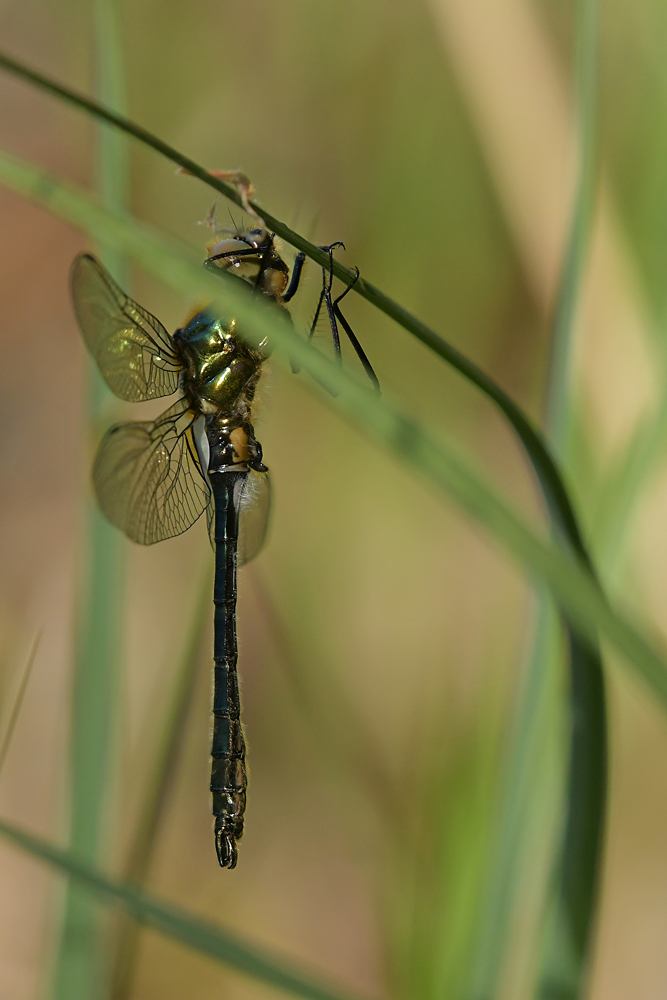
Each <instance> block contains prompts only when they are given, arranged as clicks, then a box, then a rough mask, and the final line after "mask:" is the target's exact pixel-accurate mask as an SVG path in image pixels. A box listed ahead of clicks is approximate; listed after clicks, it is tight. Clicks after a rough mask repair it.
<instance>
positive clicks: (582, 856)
mask: <svg viewBox="0 0 667 1000" xmlns="http://www.w3.org/2000/svg"><path fill="white" fill-rule="evenodd" d="M0 67H2V68H4V69H6V70H8V71H10V72H12V73H15V74H16V75H18V76H20V77H22V78H23V79H25V80H28V81H29V82H31V83H33V84H35V85H37V86H40V87H42V88H44V89H46V90H48V91H50V92H51V93H52V94H54V95H56V96H58V97H60V98H61V99H63V100H66V101H69V102H70V103H72V104H74V105H76V106H78V107H79V108H81V109H83V110H85V111H87V112H88V113H89V114H92V115H94V116H96V117H98V118H101V119H104V120H106V121H108V122H110V123H112V124H114V125H116V126H117V127H118V128H121V129H123V130H124V131H126V132H127V133H128V134H131V135H133V136H134V137H135V138H137V139H139V140H140V141H142V142H144V143H145V144H146V145H149V146H151V147H152V148H153V149H155V150H156V151H158V152H160V153H161V154H162V155H164V156H167V157H168V158H169V159H171V160H172V161H173V162H175V163H178V164H179V166H181V167H182V168H183V169H185V170H186V171H187V172H188V173H190V174H192V175H194V176H195V177H198V178H199V179H200V180H203V181H204V182H205V183H207V184H209V185H210V186H211V187H214V188H215V189H216V190H218V191H220V192H221V193H222V194H224V195H226V196H227V197H228V198H230V199H231V200H232V201H234V202H235V203H236V204H237V205H240V206H241V207H244V206H243V199H242V197H241V195H240V194H239V192H237V191H236V189H235V188H233V187H232V186H231V185H229V184H226V183H225V182H224V181H221V180H220V179H219V178H214V177H212V176H211V175H210V174H209V173H208V172H207V171H206V170H204V169H203V168H202V167H200V166H199V165H198V164H196V163H194V161H192V160H190V159H189V157H186V156H183V154H181V153H179V152H178V151H177V150H175V149H173V148H172V147H170V146H168V145H167V144H166V143H164V142H163V141H162V140H160V139H158V138H157V137H156V136H154V135H151V134H150V133H149V132H147V131H146V130H145V129H142V128H140V127H139V126H137V125H135V124H134V123H133V122H131V121H129V120H128V119H126V118H123V117H122V116H119V115H116V114H114V113H113V112H111V111H110V110H109V109H107V108H104V107H102V106H101V105H99V104H97V103H96V102H94V101H91V100H90V99H88V98H86V97H84V96H83V95H80V94H77V93H76V92H74V91H72V90H70V89H69V88H66V87H63V86H61V85H60V84H57V83H56V82H55V81H53V80H49V79H48V78H46V77H44V76H43V75H42V74H39V73H36V72H35V71H33V70H30V69H29V68H27V67H25V66H23V65H22V64H20V63H18V62H17V61H16V60H13V59H11V58H10V57H8V56H6V55H4V54H3V53H0ZM250 205H251V207H252V208H253V209H254V210H255V211H256V212H257V214H258V215H259V216H261V217H262V218H263V219H264V220H265V222H266V224H267V225H268V226H270V228H271V229H272V230H273V231H274V232H275V233H277V235H278V236H280V237H281V238H282V239H284V240H285V241H286V242H288V243H291V244H292V246H294V247H296V248H297V249H298V250H301V251H303V252H304V253H305V254H306V255H307V256H308V257H310V258H311V259H313V260H314V261H316V262H317V263H318V264H319V265H320V266H326V265H327V260H326V257H325V254H324V252H323V251H322V250H320V249H319V247H316V246H314V245H313V244H312V243H310V242H309V241H307V240H305V239H303V237H301V236H300V235H299V234H297V233H295V232H294V231H293V230H291V229H290V228H289V227H288V226H286V225H285V224H284V223H281V222H280V220H278V219H276V218H275V217H273V216H272V215H271V214H270V213H268V212H267V211H266V210H265V209H263V208H261V206H259V205H257V204H256V203H254V202H250ZM575 235H576V234H575ZM572 246H573V249H574V252H573V254H572V255H571V259H572V261H573V267H574V270H572V274H576V267H577V246H578V244H577V241H576V239H575V241H574V243H573V244H572ZM333 270H334V273H335V275H336V276H337V277H338V278H339V279H340V280H341V281H344V282H345V283H346V284H347V285H353V286H354V287H353V290H354V291H355V292H356V293H357V294H359V295H361V296H362V297H363V298H365V299H367V300H368V301H369V302H370V303H372V304H373V305H375V306H376V307H377V308H378V309H380V310H381V311H382V312H384V313H385V314H386V315H387V316H389V317H391V318H392V319H394V320H395V321H396V322H397V323H399V324H400V325H401V326H403V327H404V328H405V329H406V330H408V331H409V332H410V333H412V334H413V335H414V336H415V337H417V338H418V339H419V340H420V341H421V342H422V343H424V344H425V345H426V346H427V347H430V348H431V349H432V350H433V351H434V352H435V353H436V354H438V355H439V356H440V357H441V358H442V359H443V360H445V361H446V362H448V363H449V364H450V365H452V367H454V368H455V369H456V370H457V371H459V372H460V373H461V374H462V375H464V377H465V378H467V379H468V381H470V382H471V383H472V384H473V385H475V386H477V388H479V389H480V390H481V391H482V392H483V393H484V394H485V395H486V396H487V397H488V398H489V399H491V400H492V401H493V402H494V403H495V404H496V405H497V406H498V408H499V409H500V411H501V412H502V413H503V414H504V416H505V417H506V418H507V420H508V421H509V423H510V424H511V426H512V427H513V429H514V430H515V432H516V434H517V435H518V437H519V439H520V441H521V443H522V444H523V446H524V449H525V451H526V454H527V456H528V458H529V460H530V462H531V464H532V466H533V469H534V471H535V474H536V477H537V480H538V483H539V485H540V488H541V490H542V493H543V495H544V499H545V502H546V506H547V509H548V511H549V515H550V517H551V520H552V523H553V527H554V533H555V535H556V537H557V538H558V540H559V541H562V542H564V543H565V544H566V545H568V546H569V547H571V548H572V550H573V552H574V553H575V554H576V556H577V558H578V559H579V560H580V561H581V563H582V565H583V566H584V567H585V568H586V569H587V570H588V572H589V573H590V574H591V575H593V567H592V563H591V560H590V557H589V555H588V552H587V549H586V546H585V544H584V541H583V538H582V535H581V532H580V529H579V525H578V523H577V519H576V516H575V513H574V510H573V507H572V504H571V503H570V500H569V497H568V494H567V491H566V489H565V486H564V483H563V480H562V477H561V475H560V472H559V470H558V467H557V465H556V463H555V461H554V460H553V458H552V456H551V454H550V452H549V449H548V448H547V446H546V444H545V442H544V440H543V439H542V436H541V435H540V434H539V432H538V431H537V430H536V428H535V427H534V426H533V424H532V423H531V421H530V420H529V419H528V417H527V416H526V414H525V413H524V412H523V411H522V410H521V408H520V407H519V406H517V404H516V403H515V402H514V400H513V399H512V398H511V397H510V396H508V394H507V393H506V392H505V391H504V390H503V389H502V388H501V387H500V386H499V385H497V384H496V383H495V382H494V381H493V379H491V378H490V377H489V376H488V375H487V374H486V373H485V372H484V371H482V369H480V368H479V367H478V366H477V365H476V364H474V362H472V361H471V360H470V359H468V358H467V357H465V355H463V354H462V353H461V352H460V351H458V350H457V349H456V348H455V347H454V346H453V345H451V344H449V343H448V342H447V341H445V340H444V339H443V338H442V337H440V336H439V335H438V334H437V333H435V331H433V330H431V329H430V328H429V327H428V326H426V324H424V323H422V322H421V321H420V320H418V319H416V318H415V317H414V316H412V315H411V314H410V313H409V312H408V311H407V310H405V309H403V308H402V307H401V306H399V305H398V304H397V303H396V302H394V301H393V300H392V299H390V298H389V296H387V295H385V294H384V293H383V292H381V291H380V290H379V289H377V288H375V287H374V286H373V285H372V284H370V282H367V281H366V280H365V279H364V278H361V277H359V276H358V273H355V272H353V271H351V270H350V269H349V268H345V267H343V266H342V265H341V264H340V263H339V262H338V261H334V267H333ZM572 301H574V300H573V299H572ZM563 304H564V322H567V319H568V311H569V310H570V304H569V299H568V298H567V297H566V298H565V299H564V300H563ZM566 625H567V627H568V633H569V647H570V651H571V657H570V671H571V692H572V693H571V699H572V703H573V706H574V709H573V712H572V718H573V720H576V728H575V729H573V737H572V739H573V747H574V749H573V771H572V778H573V780H576V783H577V786H578V787H579V786H581V792H582V795H583V798H584V800H586V799H588V800H590V802H591V803H593V802H595V803H597V806H596V808H597V810H598V812H599V815H598V816H597V818H596V819H593V808H592V807H591V809H590V810H587V811H586V816H587V817H588V821H585V822H584V823H583V825H582V824H581V822H580V817H574V816H572V820H573V824H574V825H572V826H569V827H568V833H567V834H566V840H567V843H568V845H569V846H568V847H567V848H566V853H567V855H568V859H569V863H568V868H569V869H570V870H572V871H574V872H575V873H576V883H575V882H573V883H572V885H573V886H574V885H575V884H576V885H577V886H580V885H584V884H588V885H589V886H590V888H589V890H588V895H589V896H590V897H591V902H590V904H589V906H588V909H589V910H590V907H591V906H592V905H593V904H592V893H593V891H594V890H593V888H592V886H593V885H594V883H595V880H596V878H597V869H598V845H599V841H600V832H599V831H600V829H601V824H602V810H603V802H604V793H603V792H602V794H601V791H600V790H601V788H602V787H603V786H604V783H605V780H606V777H605V774H606V763H605V761H606V722H605V706H604V682H603V676H602V662H601V658H600V653H599V650H598V648H597V637H596V636H595V635H592V634H590V633H589V634H588V636H587V642H584V641H582V639H581V637H580V636H579V635H578V634H577V630H576V628H572V627H571V625H570V624H568V623H567V622H566ZM575 702H576V704H575ZM600 741H602V742H600ZM575 829H576V831H577V833H576V834H574V833H573V831H574V830H575ZM571 834H572V835H571ZM570 862H571V863H570ZM591 865H592V866H593V867H592V871H593V874H591ZM568 895H569V896H571V897H572V898H571V904H568V906H569V908H570V909H571V910H572V913H573V914H574V912H575V911H576V912H577V913H580V912H581V908H582V906H583V907H584V908H586V904H585V903H584V898H585V896H586V892H584V894H583V895H582V894H581V892H579V891H577V892H576V893H575V894H574V895H573V896H572V894H571V893H569V894H568ZM573 919H575V918H574V916H573ZM575 923H576V925H577V927H579V924H580V918H579V917H577V918H576V919H575ZM582 934H583V936H584V938H586V939H587V937H588V930H586V929H581V928H580V927H579V929H578V930H577V931H576V932H575V938H577V945H576V948H577V949H578V950H580V951H581V949H582V948H583V950H585V947H586V946H585V944H584V943H583V941H582V940H580V938H581V935H582Z"/></svg>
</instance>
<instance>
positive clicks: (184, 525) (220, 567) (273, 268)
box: [71, 227, 377, 868]
mask: <svg viewBox="0 0 667 1000" xmlns="http://www.w3.org/2000/svg"><path fill="white" fill-rule="evenodd" d="M217 235H218V236H219V235H221V234H220V233H218V234H217ZM340 245H341V244H333V245H331V246H329V247H323V248H322V249H325V250H326V251H327V252H328V254H329V261H330V266H329V268H328V269H327V268H325V269H323V272H322V289H321V292H320V297H319V302H318V305H317V310H316V313H315V319H314V320H313V323H312V326H311V331H310V333H311V336H312V334H313V332H314V330H315V326H316V323H317V319H318V316H319V315H320V312H321V310H322V306H323V304H324V305H325V306H326V312H327V314H328V319H329V323H330V326H331V331H332V336H333V342H334V350H335V354H336V357H337V358H338V359H339V360H340V356H341V351H340V336H339V328H338V324H340V326H342V328H343V330H344V331H345V333H346V335H347V337H348V338H349V340H350V343H351V345H352V347H353V349H354V351H355V352H356V354H357V356H358V357H359V360H360V361H361V364H362V365H363V368H364V370H365V372H366V374H367V375H368V377H369V378H370V380H371V382H372V383H373V386H374V387H375V388H377V378H376V376H375V373H374V371H373V369H372V367H371V365H370V362H369V361H368V358H367V357H366V355H365V353H364V351H363V349H362V348H361V346H360V344H359V342H358V340H357V338H356V337H355V335H354V333H353V331H352V329H351V327H350V325H349V323H348V322H347V320H346V319H345V318H344V316H343V314H342V312H341V309H340V301H341V299H342V298H343V296H344V295H345V294H346V293H347V292H348V291H349V288H350V287H351V286H348V287H347V288H346V289H345V291H344V292H343V293H342V294H341V295H339V296H338V298H334V297H333V295H332V281H333V251H334V249H335V247H336V246H340ZM207 252H208V255H207V258H206V260H205V262H204V263H205V266H207V267H208V268H218V267H219V268H223V269H224V270H226V271H227V272H228V273H230V274H232V275H235V276H236V277H237V278H238V279H239V280H241V281H244V282H247V283H249V284H250V285H251V286H252V288H253V290H254V291H255V292H256V293H257V294H258V295H262V296H265V297H267V298H268V299H269V300H271V301H272V302H273V303H274V304H275V306H276V308H279V309H284V307H285V304H286V303H287V302H289V301H290V299H291V298H292V297H293V296H294V294H295V293H296V291H297V289H298V287H299V282H300V279H301V274H302V268H303V263H304V255H303V254H299V255H298V256H297V258H296V260H295V263H294V266H293V268H292V272H291V275H290V269H289V267H288V265H287V264H286V263H285V261H284V260H283V258H282V257H281V254H280V247H279V245H278V242H277V240H276V237H275V235H274V234H273V233H270V232H268V230H266V229H265V228H261V227H260V228H255V229H243V230H241V229H238V230H236V231H233V232H230V233H229V234H228V236H227V238H225V239H221V240H220V239H218V240H217V241H216V240H214V241H213V242H212V243H211V244H209V246H208V248H207ZM357 276H358V272H357ZM71 291H72V298H73V301H74V307H75V311H76V315H77V319H78V322H79V326H80V328H81V331H82V333H83V337H84V340H85V342H86V345H87V347H88V349H89V351H90V352H91V354H92V355H93V357H94V359H95V361H96V362H97V365H98V368H99V370H100V373H101V375H102V377H103V378H104V380H105V382H106V384H107V385H108V386H109V388H110V389H111V390H112V392H114V393H115V394H116V395H117V396H119V397H120V398H121V399H124V400H128V401H130V402H142V401H145V400H150V399H157V398H159V397H162V396H170V395H172V394H173V393H176V392H177V391H179V390H180V396H179V398H178V399H177V400H176V402H175V403H173V405H171V406H170V407H169V408H168V409H167V410H165V412H164V413H163V414H162V415H161V416H159V417H158V418H157V419H156V420H154V421H151V422H145V421H142V422H132V423H122V424H117V425H115V426H113V427H111V429H110V430H109V431H108V432H107V434H106V435H105V437H104V438H103V440H102V442H101V444H100V446H99V449H98V452H97V456H96V458H95V463H94V467H93V485H94V489H95V493H96V495H97V500H98V503H99V505H100V507H101V509H102V512H103V513H104V514H105V515H106V517H107V518H108V519H109V521H111V523H112V524H114V525H115V526H116V527H118V528H120V529H121V530H122V531H124V532H125V534H126V535H127V536H128V537H129V538H131V539H132V541H134V542H138V543H140V544H142V545H152V544H153V543H154V542H159V541H162V540H163V539H167V538H172V537H174V536H175V535H179V534H181V533H182V532H183V531H186V530H187V529H188V528H189V527H190V526H191V525H192V524H194V522H195V521H196V520H197V519H198V518H199V517H200V516H201V515H202V514H203V513H204V512H205V511H206V513H207V517H208V523H209V532H210V534H211V540H212V541H213V543H214V548H215V582H214V593H213V602H214V639H213V659H214V688H213V691H214V693H213V738H212V748H211V757H212V768H211V786H210V788H211V793H212V798H213V816H214V822H215V846H216V851H217V856H218V861H219V863H220V865H221V867H223V868H234V867H235V865H236V862H237V841H238V840H239V838H240V837H241V835H242V833H243V819H244V812H245V805H246V788H247V775H246V765H245V739H244V734H243V728H242V725H241V705H240V696H239V682H238V675H237V656H238V653H237V638H236V592H237V591H236V588H237V582H236V581H237V574H236V571H237V566H238V565H240V564H241V563H243V562H246V561H248V560H249V559H251V558H252V557H253V556H254V555H256V554H257V552H258V551H259V549H260V548H261V545H262V542H263V539H264V535H265V533H266V526H267V521H268V509H269V494H270V488H269V477H268V469H267V466H266V465H265V464H264V458H263V454H262V448H261V445H260V443H259V441H258V440H257V438H256V437H255V431H254V428H253V401H254V397H255V392H256V388H257V384H258V382H259V378H260V375H261V373H262V367H263V365H264V362H265V361H266V359H267V357H268V355H269V353H270V351H269V348H270V345H269V344H268V343H267V342H266V341H262V342H261V343H260V344H259V345H258V346H257V347H250V346H248V344H246V343H245V342H244V340H243V339H242V337H241V336H239V331H238V329H237V324H236V321H235V319H234V318H233V317H230V316H220V315H217V314H216V313H215V312H213V311H212V310H211V309H203V310H200V311H199V312H197V313H196V314H195V315H194V316H193V317H192V318H191V319H190V320H189V322H187V323H186V325H185V326H184V327H182V328H180V329H178V330H176V331H175V333H174V334H173V336H172V335H170V334H169V333H168V332H167V330H166V329H165V327H164V326H163V325H162V323H161V322H160V321H159V320H158V319H156V317H155V316H153V315H151V313H149V312H147V310H146V309H144V308H142V306H140V305H138V304H137V303H136V302H134V301H133V300H132V299H131V298H129V296H127V295H126V294H125V293H124V292H123V291H122V289H121V288H120V287H119V286H118V285H117V284H116V282H115V281H114V279H113V278H112V277H111V275H110V274H109V273H108V272H107V271H106V270H105V268H104V267H103V266H102V264H101V263H100V262H99V261H98V260H97V259H96V258H95V257H94V256H92V255H91V254H88V253H83V254H80V255H79V256H78V257H77V258H76V259H75V260H74V263H73V265H72V271H71Z"/></svg>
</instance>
